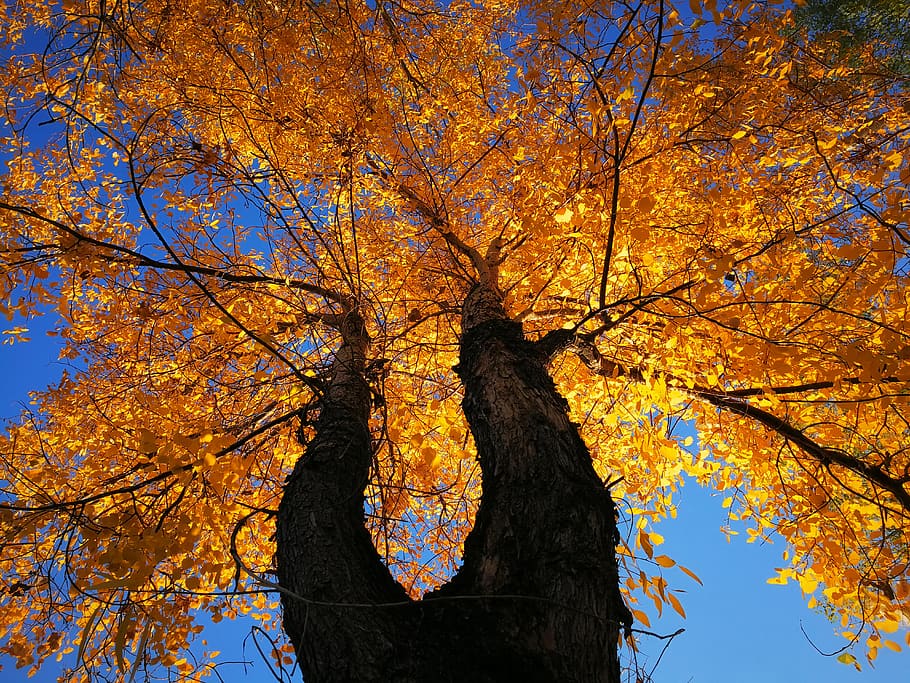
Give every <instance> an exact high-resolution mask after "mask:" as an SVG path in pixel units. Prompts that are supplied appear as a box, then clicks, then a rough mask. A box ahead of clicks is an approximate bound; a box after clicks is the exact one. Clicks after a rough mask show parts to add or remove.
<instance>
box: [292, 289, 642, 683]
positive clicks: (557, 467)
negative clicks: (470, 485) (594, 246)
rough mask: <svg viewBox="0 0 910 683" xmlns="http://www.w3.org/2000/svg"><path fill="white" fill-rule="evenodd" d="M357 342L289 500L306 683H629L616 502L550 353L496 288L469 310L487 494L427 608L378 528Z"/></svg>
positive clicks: (297, 638) (468, 357)
mask: <svg viewBox="0 0 910 683" xmlns="http://www.w3.org/2000/svg"><path fill="white" fill-rule="evenodd" d="M355 329H356V326H355ZM360 329H362V326H361V327H360ZM357 339H358V335H356V334H348V335H346V337H345V343H344V344H343V346H342V348H341V350H340V351H339V353H338V355H337V358H336V361H335V372H334V375H333V378H332V381H331V386H330V389H329V391H328V392H327V395H326V397H325V399H324V401H323V405H322V411H321V414H320V417H319V420H318V424H317V429H316V432H317V433H316V437H315V438H314V439H313V441H312V442H311V443H310V444H309V445H308V448H307V452H306V454H305V455H304V457H303V458H302V459H301V461H300V462H299V463H298V464H297V466H296V467H295V469H294V472H293V474H292V475H291V477H290V478H289V480H288V484H287V487H286V489H285V494H284V498H283V500H282V503H281V505H280V507H279V514H278V535H277V545H278V555H277V560H278V576H279V581H280V583H281V585H282V586H284V587H285V588H286V589H287V590H288V591H289V592H290V593H293V594H294V595H288V594H286V595H284V597H283V600H284V609H285V615H284V619H285V629H286V630H287V632H288V634H289V635H290V637H291V640H292V642H293V643H294V647H295V648H296V651H297V654H298V657H299V660H300V665H301V669H302V671H303V673H304V678H305V680H306V681H307V683H321V682H323V681H402V682H404V681H414V682H415V683H416V682H418V681H421V682H423V681H426V682H428V683H429V682H435V681H460V682H464V681H481V682H482V681H491V682H492V681H511V680H520V681H585V682H592V683H593V682H604V683H614V682H618V681H619V679H620V673H619V663H618V658H617V642H618V639H619V633H620V627H621V625H622V624H626V623H628V622H629V613H628V610H627V609H626V607H625V605H624V604H623V601H622V597H621V595H620V593H619V589H618V576H617V569H616V557H615V544H616V523H615V511H614V507H613V502H612V500H611V499H610V495H609V492H608V491H607V490H606V489H605V488H604V486H603V483H602V482H601V481H600V479H599V478H598V476H597V475H596V473H595V472H594V469H593V466H592V464H591V458H590V455H589V452H588V450H587V448H586V447H585V445H584V443H583V442H582V440H581V438H580V437H579V435H578V428H577V426H576V425H574V424H573V423H572V422H571V421H570V420H569V417H568V406H567V404H566V402H565V400H564V399H563V398H562V397H561V396H560V395H559V393H558V392H557V390H556V388H555V386H554V384H553V382H552V380H551V379H550V377H549V375H548V374H547V372H546V368H545V357H544V355H543V354H541V353H540V352H539V350H538V349H537V348H535V346H534V344H532V343H530V342H528V341H527V340H525V339H524V336H523V334H522V330H521V326H520V325H519V324H518V323H515V322H513V321H511V320H509V319H508V317H507V316H506V314H505V311H504V310H503V308H502V303H501V299H500V297H499V295H498V293H497V292H496V291H495V289H493V288H491V287H486V286H478V287H476V288H475V289H474V290H473V291H472V292H471V294H470V295H469V296H468V298H467V300H466V302H465V306H464V316H463V336H462V343H461V347H462V348H461V356H460V362H459V365H458V367H457V368H456V369H457V372H458V374H459V376H460V377H461V379H462V382H463V383H464V388H465V398H464V403H463V405H464V410H465V415H466V416H467V419H468V421H469V423H470V426H471V430H472V432H473V434H474V438H475V441H476V444H477V450H478V458H479V461H480V465H481V470H482V475H483V497H482V500H481V504H480V507H479V510H478V513H477V518H476V521H475V525H474V529H473V530H472V531H471V533H470V534H469V536H468V538H467V540H466V543H465V550H464V558H463V565H462V568H461V570H460V571H459V572H458V574H457V575H456V576H455V577H454V578H453V579H452V581H450V582H449V583H448V584H447V585H446V586H444V587H443V588H441V589H440V590H438V591H436V592H435V593H432V594H430V595H428V596H426V597H425V598H424V600H422V601H419V602H412V601H409V600H408V599H407V597H406V595H405V593H404V591H403V589H402V588H401V587H400V586H399V585H398V584H397V583H396V582H395V581H394V579H392V577H391V576H390V575H389V572H388V570H387V569H386V568H385V566H384V565H383V564H382V562H381V561H380V559H379V557H378V555H377V553H376V551H375V549H374V548H373V545H372V543H371V542H370V539H369V536H368V534H367V532H366V530H365V529H364V525H363V489H364V486H365V484H366V480H367V477H368V474H369V468H370V462H371V450H370V435H369V431H368V429H367V418H368V413H369V392H368V388H367V386H366V385H365V383H364V382H363V380H362V378H361V372H362V370H363V366H364V357H365V352H366V337H365V335H360V337H359V341H357ZM294 596H297V597H294ZM318 603H338V604H336V605H326V604H318ZM351 603H357V604H359V605H375V607H363V606H360V607H354V606H343V605H351Z"/></svg>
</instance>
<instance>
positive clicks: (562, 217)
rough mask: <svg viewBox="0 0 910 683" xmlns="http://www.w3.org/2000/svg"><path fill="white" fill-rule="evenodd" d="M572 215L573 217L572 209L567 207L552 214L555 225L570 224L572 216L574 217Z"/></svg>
mask: <svg viewBox="0 0 910 683" xmlns="http://www.w3.org/2000/svg"><path fill="white" fill-rule="evenodd" d="M574 215H575V213H574V212H573V211H572V209H570V208H569V207H568V206H567V207H565V208H564V209H563V210H562V211H559V212H558V213H556V214H554V215H553V219H554V220H555V221H556V222H557V223H560V224H563V225H564V224H566V223H570V222H571V221H572V216H574Z"/></svg>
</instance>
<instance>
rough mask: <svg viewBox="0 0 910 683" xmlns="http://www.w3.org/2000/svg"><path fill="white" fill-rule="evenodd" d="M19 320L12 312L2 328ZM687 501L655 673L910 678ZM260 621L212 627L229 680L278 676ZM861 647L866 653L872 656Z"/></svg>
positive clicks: (32, 378) (773, 555)
mask: <svg viewBox="0 0 910 683" xmlns="http://www.w3.org/2000/svg"><path fill="white" fill-rule="evenodd" d="M46 324H47V322H46V321H33V322H32V323H30V324H29V327H30V328H31V329H32V341H30V342H27V343H25V344H18V345H15V346H9V345H0V377H3V378H4V380H5V381H4V391H3V393H2V395H0V416H2V417H9V416H13V415H15V414H16V413H17V412H18V411H19V408H20V407H21V404H22V403H23V402H26V401H27V392H28V390H29V389H36V388H42V387H43V386H45V385H46V384H47V383H49V382H52V381H53V380H54V379H55V378H56V377H57V376H58V375H59V373H60V370H61V369H62V366H61V365H59V364H58V363H57V362H56V347H55V344H54V339H53V338H48V337H46V336H45V335H44V334H43V332H42V328H43V327H45V326H46ZM10 325H11V324H7V323H6V322H5V321H4V322H3V323H0V329H6V328H7V327H9V326H10ZM678 510H679V514H678V518H677V519H675V520H670V521H668V522H666V523H664V524H663V525H662V526H660V527H658V529H659V531H660V532H661V533H662V534H663V536H664V537H665V538H666V542H665V544H664V545H663V546H660V551H659V552H661V553H665V554H668V555H670V556H671V557H673V558H674V559H675V560H676V561H677V562H679V563H680V564H682V565H684V566H686V567H688V568H689V569H691V570H693V571H694V572H695V573H696V574H697V575H698V576H699V577H700V578H701V580H702V582H703V583H704V586H699V585H698V584H696V583H695V582H694V581H692V580H691V579H688V578H687V577H686V576H684V575H683V574H681V573H680V572H677V571H675V570H669V572H668V579H669V580H670V581H671V583H672V586H673V587H674V588H685V589H686V590H687V593H686V594H685V596H684V597H683V606H684V608H685V610H686V612H687V618H686V619H685V620H682V619H680V618H679V617H678V616H677V615H675V614H674V613H673V612H672V611H670V610H666V611H665V612H664V615H663V617H662V618H661V619H660V620H653V619H652V628H651V630H653V631H654V632H657V633H672V632H674V631H675V630H676V629H678V628H680V627H682V628H685V629H686V630H685V632H684V633H683V634H682V635H680V636H678V637H677V638H675V639H674V640H673V642H672V643H671V645H670V647H669V648H668V649H667V651H666V652H665V653H664V654H663V656H662V657H661V659H660V662H659V665H658V666H657V669H656V670H655V671H654V672H653V680H654V681H656V682H657V683H767V682H768V681H800V682H803V681H822V680H823V681H826V683H872V682H879V681H880V682H882V683H885V682H887V683H894V682H896V681H901V680H906V678H907V673H906V672H907V665H908V662H907V661H906V659H905V657H906V655H901V654H897V653H893V652H891V651H888V650H882V651H880V653H879V657H878V660H877V661H876V666H875V668H874V669H872V668H870V667H869V666H868V665H866V666H864V667H863V671H862V672H857V671H856V670H855V669H854V668H853V667H851V666H846V665H844V664H841V663H839V662H837V661H836V659H835V658H834V657H823V656H821V655H820V654H818V652H817V651H816V650H815V649H814V648H813V645H812V643H814V644H815V646H816V647H818V648H819V649H820V650H822V651H826V652H831V651H835V650H837V649H839V648H840V647H842V646H843V644H844V641H843V640H841V639H840V638H838V637H836V636H834V635H833V627H832V625H831V624H830V623H828V622H827V621H826V620H825V619H824V618H823V617H822V616H821V615H819V614H818V613H816V612H813V611H811V610H808V609H807V608H806V606H805V600H804V598H803V597H802V595H801V593H800V590H799V588H798V587H797V586H796V585H794V584H790V585H788V586H777V585H769V584H768V583H766V581H767V579H768V578H770V577H771V576H772V575H773V572H774V567H775V566H780V564H781V553H782V552H783V551H784V545H783V543H778V544H773V545H771V544H765V545H760V544H751V545H750V544H747V543H746V542H745V540H744V538H741V537H735V538H733V539H732V540H731V541H729V542H728V541H727V539H726V537H725V535H724V534H723V533H721V532H720V527H721V525H722V524H723V521H724V516H725V514H726V511H725V510H723V509H722V507H721V498H720V497H715V496H712V495H711V494H710V492H708V491H705V490H703V489H701V488H699V487H698V486H696V485H695V484H693V483H689V484H688V485H686V486H684V487H683V489H682V491H681V493H680V497H679V502H678ZM253 623H254V622H253V621H252V620H244V619H240V620H238V621H237V622H229V623H225V622H222V623H221V624H219V625H217V626H214V627H209V628H207V629H206V632H205V633H204V634H203V637H205V638H207V640H208V643H209V648H210V649H217V650H220V651H221V652H222V653H224V654H223V655H222V657H221V659H222V660H224V661H225V662H227V661H232V662H243V661H245V662H247V663H248V664H246V665H244V664H241V663H236V664H225V665H224V666H222V667H221V668H219V672H220V674H221V677H222V679H223V680H224V682H225V683H239V682H240V681H247V680H250V679H251V678H252V679H254V680H269V679H271V676H270V675H269V672H268V670H267V667H266V666H265V664H264V663H263V660H262V658H261V656H260V655H259V654H258V652H257V650H256V647H255V645H254V644H253V642H252V640H251V639H250V638H249V637H248V636H249V635H250V628H251V627H252V625H253ZM803 631H805V633H803ZM810 638H811V640H812V643H810V640H809V639H810ZM895 640H901V641H902V640H903V638H902V637H900V638H895ZM661 645H662V644H661V643H657V642H655V641H653V640H651V639H644V640H643V641H642V646H643V647H642V649H643V653H642V654H641V655H640V658H639V665H640V666H641V668H642V669H643V671H644V672H645V673H649V672H651V669H652V667H653V666H654V663H655V661H656V658H657V656H658V655H659V654H660V649H661ZM264 649H265V650H267V649H268V648H264ZM857 655H858V657H859V658H860V660H861V661H862V656H861V655H860V654H859V653H857ZM0 664H3V671H2V673H0V679H2V680H3V682H4V683H25V682H26V681H31V682H32V683H50V682H51V681H55V680H56V676H57V674H58V673H59V669H58V668H56V667H55V663H54V662H51V663H50V664H49V665H48V667H47V668H46V669H45V670H44V671H42V672H41V673H39V674H38V675H37V676H35V677H33V678H27V677H26V675H25V671H21V670H19V671H17V670H16V669H15V668H14V665H13V663H12V662H10V661H9V660H4V659H3V658H2V657H0ZM57 666H59V665H57ZM213 680H214V679H213ZM298 680H299V679H298Z"/></svg>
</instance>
